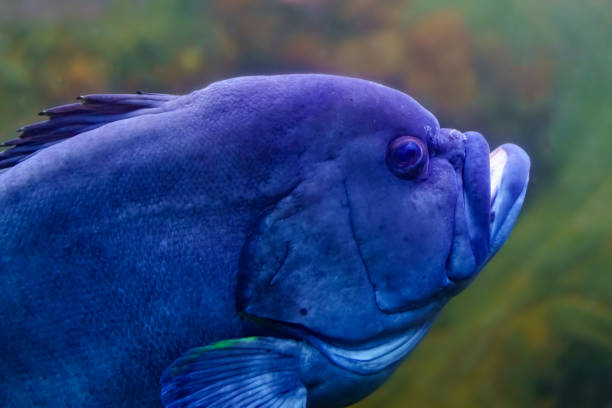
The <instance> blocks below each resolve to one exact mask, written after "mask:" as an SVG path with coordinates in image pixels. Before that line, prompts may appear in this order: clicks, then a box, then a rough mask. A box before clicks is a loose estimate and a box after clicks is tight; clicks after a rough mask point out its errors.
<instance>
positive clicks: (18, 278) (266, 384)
mask: <svg viewBox="0 0 612 408" xmlns="http://www.w3.org/2000/svg"><path fill="white" fill-rule="evenodd" d="M43 113H44V114H47V115H49V116H50V120H48V121H46V122H42V124H38V125H32V126H30V127H26V128H25V129H24V131H23V133H22V135H21V137H20V138H18V139H15V140H14V141H11V142H9V143H10V144H11V145H13V146H15V147H13V148H12V149H8V150H6V151H5V152H4V153H1V154H0V167H5V170H3V171H2V172H0V209H1V213H0V309H1V310H2V311H3V318H2V319H0V349H2V350H5V352H4V356H3V358H2V361H1V362H0V401H4V403H3V406H9V407H21V406H54V407H63V406H67V407H72V406H74V407H77V406H92V407H121V406H125V407H133V406H162V405H163V406H165V407H207V406H213V405H214V406H228V407H230V406H263V407H268V406H269V407H272V406H287V407H294V406H295V407H302V406H309V407H319V406H320V407H323V406H346V405H349V404H351V403H354V402H356V401H358V400H359V399H361V398H363V397H364V396H366V395H367V394H369V393H370V392H372V391H373V390H374V389H376V388H377V387H378V386H379V385H380V384H381V383H382V382H384V380H385V379H386V378H387V377H388V376H389V375H390V374H391V373H392V372H393V370H394V369H395V368H396V367H397V365H398V364H399V363H400V362H401V361H402V359H403V358H404V357H405V356H406V355H407V354H408V353H409V352H410V351H411V350H412V349H413V348H414V346H415V345H416V344H417V343H418V342H419V341H420V340H421V338H422V337H423V336H424V335H425V333H426V332H427V330H428V329H429V327H430V325H431V324H432V322H433V320H434V318H435V316H436V315H437V314H438V313H439V311H440V310H441V308H442V307H443V306H444V304H445V303H446V302H447V301H448V300H449V299H450V297H452V296H453V295H454V294H456V293H458V292H459V291H460V290H461V289H463V288H464V287H465V286H466V285H467V284H468V283H469V282H470V281H471V280H472V279H473V278H474V276H475V275H476V274H477V272H478V271H479V270H480V269H481V268H482V267H483V266H484V264H485V263H486V262H487V261H488V260H489V259H490V257H491V256H492V255H493V254H494V253H495V252H496V251H497V250H498V249H499V247H501V245H502V244H503V242H504V241H505V239H506V238H507V236H508V234H509V232H510V229H511V227H512V225H513V224H514V221H515V220H516V217H517V216H518V212H519V210H520V207H521V204H522V202H523V198H524V195H525V189H526V186H527V179H528V170H529V160H528V158H527V156H526V154H525V153H524V152H523V151H522V150H520V148H518V147H516V146H514V145H504V146H502V147H501V148H499V149H498V150H496V151H495V152H494V154H493V155H491V156H490V155H489V153H490V152H489V147H488V144H487V143H486V141H485V139H484V138H483V137H482V136H481V135H480V134H478V133H475V132H465V133H462V132H459V131H456V130H451V129H441V128H440V126H439V124H438V121H437V119H436V118H435V117H434V116H433V115H432V114H431V113H430V112H428V111H427V110H426V109H424V108H423V107H422V106H421V105H419V104H418V103H417V102H416V101H415V100H414V99H412V98H410V97H409V96H407V95H405V94H403V93H401V92H399V91H396V90H393V89H390V88H387V87H384V86H382V85H379V84H376V83H373V82H369V81H364V80H359V79H354V78H345V77H337V76H328V75H282V76H270V77H243V78H235V79H231V80H226V81H221V82H217V83H214V84H212V85H210V86H208V87H207V88H204V89H202V90H199V91H195V92H193V93H191V94H188V95H184V96H170V95H157V94H143V95H115V96H113V95H108V96H103V95H94V96H89V97H87V96H86V97H83V98H82V101H81V103H79V104H75V105H66V106H64V107H58V108H53V109H50V110H48V111H43Z"/></svg>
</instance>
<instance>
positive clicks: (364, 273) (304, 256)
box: [238, 76, 529, 354]
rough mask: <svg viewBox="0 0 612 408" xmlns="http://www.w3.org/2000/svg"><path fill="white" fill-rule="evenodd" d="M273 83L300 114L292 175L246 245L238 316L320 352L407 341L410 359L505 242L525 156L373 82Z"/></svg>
mask: <svg viewBox="0 0 612 408" xmlns="http://www.w3.org/2000/svg"><path fill="white" fill-rule="evenodd" d="M283 86H284V87H286V88H287V89H289V90H290V92H289V91H287V92H289V93H290V95H291V97H290V98H288V99H287V101H286V103H284V104H281V105H284V106H288V105H291V106H294V107H295V106H299V107H301V108H300V109H308V113H307V114H304V113H300V114H299V115H298V118H291V116H290V115H291V114H292V112H296V110H295V109H294V108H291V109H289V108H287V109H288V110H287V111H286V112H285V113H284V115H287V118H288V120H291V121H292V125H291V131H290V132H289V131H287V132H286V137H287V140H291V141H292V142H291V143H289V142H287V140H284V142H283V143H284V145H287V146H293V148H295V146H296V145H299V146H300V148H299V149H298V150H299V151H300V153H299V155H298V156H295V157H296V158H295V163H296V164H295V166H296V167H298V168H299V172H298V173H297V174H298V177H297V178H296V179H294V183H292V184H290V186H289V187H288V189H287V192H286V193H285V194H283V195H282V197H279V198H278V200H276V202H275V203H274V204H273V205H271V206H270V207H269V210H268V211H267V212H266V213H265V214H264V215H263V216H262V217H261V219H260V220H259V222H258V223H257V226H256V227H255V228H254V229H253V231H252V232H251V234H250V235H249V238H248V240H247V242H246V243H245V245H244V248H243V252H242V255H241V259H240V262H239V269H240V272H239V282H238V307H239V309H240V310H242V311H243V312H244V313H245V314H246V315H247V316H249V317H251V318H254V319H256V320H258V321H260V322H268V323H271V324H273V325H275V326H280V327H282V328H284V329H287V330H290V331H292V333H297V335H299V336H301V337H307V338H309V339H310V340H311V341H312V342H314V343H319V344H320V345H321V344H322V346H321V347H323V348H326V347H327V349H328V351H329V350H331V348H333V347H341V348H342V349H343V350H344V349H345V348H347V347H348V348H350V349H355V348H357V349H366V348H371V347H374V346H373V345H376V344H387V345H388V344H389V342H392V341H394V340H390V339H392V338H393V339H397V336H398V335H399V336H402V335H406V333H408V334H407V336H408V337H409V339H412V340H410V341H411V342H408V343H410V347H408V346H406V347H408V348H406V347H405V350H404V351H406V350H407V349H409V348H412V347H413V346H414V344H416V342H418V340H420V338H421V337H422V336H423V335H424V333H425V332H426V330H427V328H428V327H429V325H430V324H431V321H432V320H433V318H434V316H435V315H436V314H437V313H438V311H439V310H440V309H441V308H442V306H443V305H444V304H445V303H446V302H447V301H448V299H450V298H451V297H452V296H453V295H455V294H456V293H458V292H459V291H460V290H461V289H463V288H465V287H466V286H467V284H468V283H469V282H470V281H471V280H472V279H473V278H474V277H475V276H476V274H477V273H478V271H479V270H480V269H482V267H483V266H484V265H485V263H486V262H487V261H488V260H489V259H490V258H491V256H492V255H493V254H494V253H495V252H496V251H497V250H498V249H499V248H500V247H501V245H502V244H503V243H504V241H505V240H506V238H507V237H508V234H509V233H510V230H511V228H512V226H513V224H514V222H515V220H516V218H517V216H518V213H519V211H520V208H521V205H522V203H523V199H524V196H525V191H526V187H527V182H528V173H529V158H528V156H527V155H526V153H525V152H524V151H523V150H521V149H520V148H519V147H517V146H515V145H510V144H507V145H503V146H501V147H499V148H497V149H496V150H494V151H493V152H492V153H491V152H490V150H489V145H488V143H487V141H486V140H485V138H484V137H483V136H482V135H481V134H479V133H477V132H460V131H458V130H454V129H446V128H440V126H439V124H438V121H437V119H436V118H435V116H434V115H433V114H432V113H430V112H429V111H427V110H426V109H425V108H423V107H422V106H421V105H420V104H419V103H418V102H416V101H415V100H414V99H412V98H411V97H409V96H408V95H406V94H404V93H401V92H399V91H396V90H393V89H390V88H387V87H384V86H381V85H379V84H376V83H372V82H368V81H363V80H357V79H352V78H342V77H328V76H315V77H312V78H310V79H305V78H302V77H300V78H299V81H290V82H289V83H288V84H287V83H283ZM278 88H282V87H279V86H276V87H275V89H278ZM277 99H278V98H277ZM296 100H297V101H298V102H295V101H296ZM303 107H309V108H303ZM264 116H265V115H262V116H261V117H262V118H263V117H264ZM280 116H282V115H280ZM274 117H279V115H275V116H274ZM262 120H263V119H262ZM286 154H287V155H291V154H293V153H290V152H289V151H287V152H286ZM408 337H405V336H404V343H406V342H407V341H408V340H409V339H408ZM407 339H408V340H407ZM330 345H333V346H330ZM330 347H331V348H330ZM330 353H331V351H330ZM380 353H382V354H384V352H382V351H381V352H380Z"/></svg>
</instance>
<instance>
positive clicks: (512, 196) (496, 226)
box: [487, 144, 530, 260]
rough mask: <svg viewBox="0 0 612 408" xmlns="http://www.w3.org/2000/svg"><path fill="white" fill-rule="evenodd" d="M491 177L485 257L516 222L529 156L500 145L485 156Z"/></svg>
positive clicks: (522, 198) (505, 237) (497, 248)
mask: <svg viewBox="0 0 612 408" xmlns="http://www.w3.org/2000/svg"><path fill="white" fill-rule="evenodd" d="M489 163H490V174H491V176H490V177H491V211H490V222H491V226H490V235H489V255H488V257H487V260H488V259H489V258H491V257H492V256H493V255H495V253H496V252H497V251H498V250H499V248H501V246H502V245H503V244H504V242H505V241H506V239H507V238H508V235H509V234H510V231H511V230H512V227H513V225H514V222H515V221H516V219H517V217H518V215H519V212H520V210H521V207H522V205H523V201H524V200H525V193H526V192H527V184H528V182H529V167H530V162H529V156H527V153H525V151H524V150H523V149H521V148H520V147H518V146H516V145H513V144H504V145H502V146H500V147H498V148H497V149H495V150H493V151H492V152H491V154H490V155H489Z"/></svg>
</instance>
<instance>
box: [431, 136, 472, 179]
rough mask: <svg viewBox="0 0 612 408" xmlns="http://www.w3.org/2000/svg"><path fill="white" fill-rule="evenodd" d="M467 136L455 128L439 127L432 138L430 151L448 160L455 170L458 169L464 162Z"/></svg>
mask: <svg viewBox="0 0 612 408" xmlns="http://www.w3.org/2000/svg"><path fill="white" fill-rule="evenodd" d="M466 142H467V136H465V135H464V134H463V133H461V132H459V131H458V130H456V129H446V128H443V129H440V131H439V132H438V134H437V135H436V137H435V138H434V139H433V141H432V144H433V148H432V150H433V151H432V153H433V154H434V155H435V156H437V157H441V158H444V159H446V160H448V162H449V163H450V164H451V165H452V166H453V168H454V169H455V170H460V169H461V168H462V167H463V164H464V162H465V148H466Z"/></svg>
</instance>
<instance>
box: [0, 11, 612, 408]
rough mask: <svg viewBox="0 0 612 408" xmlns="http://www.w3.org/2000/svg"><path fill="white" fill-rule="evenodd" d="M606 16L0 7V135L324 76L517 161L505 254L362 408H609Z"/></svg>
mask: <svg viewBox="0 0 612 408" xmlns="http://www.w3.org/2000/svg"><path fill="white" fill-rule="evenodd" d="M610 38H612V5H610V3H609V2H605V1H597V0H588V1H584V2H575V1H571V0H543V1H537V2H522V1H512V2H503V3H502V2H491V1H485V0H466V1H461V2H451V1H440V0H411V1H409V0H390V1H386V2H380V1H378V2H377V1H376V0H359V1H351V2H342V1H316V0H312V1H308V0H302V1H298V0H294V1H289V0H286V1H280V0H278V1H272V0H267V1H261V2H249V1H242V0H223V1H213V2H200V1H184V2H172V1H169V0H168V1H160V0H151V1H138V2H133V3H129V4H128V3H127V2H125V3H122V2H119V1H89V2H75V1H67V0H61V1H60V0H56V1H54V2H52V4H50V3H49V2H42V1H36V0H28V1H24V2H18V1H10V0H9V1H8V2H3V3H2V4H0V135H1V138H2V140H8V139H11V138H13V137H15V132H14V130H15V129H17V128H18V127H19V126H21V125H23V124H26V123H31V122H34V121H35V120H36V118H35V116H34V114H35V113H36V112H38V111H39V110H40V109H41V108H45V107H49V106H54V105H59V104H63V103H66V102H68V101H69V100H71V99H72V98H74V97H75V96H77V95H80V94H91V93H104V92H133V91H135V90H139V89H142V90H145V91H151V92H167V93H177V94H178V93H186V92H188V91H190V90H193V89H196V88H201V87H203V86H204V85H206V84H208V83H210V82H212V81H214V80H218V79H222V78H229V77H233V76H237V75H245V74H270V73H288V72H325V73H335V74H342V75H351V76H357V77H362V78H367V79H372V80H375V81H377V82H381V83H384V84H386V85H389V86H392V87H394V88H397V89H400V90H402V91H403V92H406V93H408V94H410V95H412V96H414V97H415V98H416V99H417V100H419V101H420V102H421V103H422V104H423V105H424V106H425V107H427V108H428V109H429V110H431V111H432V112H433V113H434V114H435V115H436V116H437V117H438V119H439V120H440V123H442V124H444V126H448V127H454V128H457V129H461V130H470V129H475V130H478V131H480V132H482V133H483V134H484V135H485V136H486V138H487V139H488V140H489V143H490V144H491V146H497V145H499V144H501V143H505V142H512V143H516V144H518V145H521V146H523V147H524V148H525V149H526V150H527V152H528V153H529V155H530V156H531V161H532V173H531V182H530V187H529V190H528V194H527V198H526V205H525V208H524V210H523V213H522V214H521V216H520V217H519V220H518V222H517V224H516V226H515V228H514V231H513V233H512V234H511V237H510V239H509V240H508V242H507V244H506V245H505V246H504V248H502V250H501V251H500V252H499V253H498V255H497V256H496V257H495V258H494V259H493V260H492V261H491V262H490V264H489V265H488V266H487V267H486V268H485V269H484V270H483V271H482V273H481V274H480V276H479V277H478V278H477V279H476V280H475V281H474V282H473V283H472V284H471V285H470V286H469V288H467V289H466V290H465V291H464V292H463V293H461V294H460V295H459V296H458V297H456V298H454V299H453V300H451V302H450V303H449V305H448V306H447V307H446V308H445V309H444V311H443V312H442V314H441V315H440V317H439V318H438V320H437V321H436V322H435V324H434V325H433V328H432V330H431V332H430V333H429V334H428V335H427V336H426V337H425V339H424V340H423V342H422V343H421V345H420V346H418V347H417V348H416V349H415V351H414V352H413V353H412V354H411V355H410V356H409V357H408V358H407V359H406V361H405V362H404V363H403V364H402V366H401V367H400V368H399V369H398V370H397V372H396V373H395V374H394V375H393V376H392V377H391V378H390V379H389V381H387V382H386V383H385V384H384V385H383V386H382V387H381V388H380V389H379V390H378V391H377V392H375V393H374V394H373V395H371V396H370V397H368V398H367V399H365V400H364V401H362V402H361V403H359V404H357V405H356V406H358V407H370V406H371V407H397V406H407V405H408V404H415V405H422V406H437V407H463V406H465V407H468V406H470V407H471V406H484V405H493V406H501V407H504V406H560V407H566V406H567V407H570V406H593V407H595V406H597V407H602V406H603V407H605V406H612V391H611V390H612V376H611V375H610V373H611V372H612V159H611V153H612V115H611V108H610V107H611V106H612V75H611V74H610V66H612V45H611V43H610Z"/></svg>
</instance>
